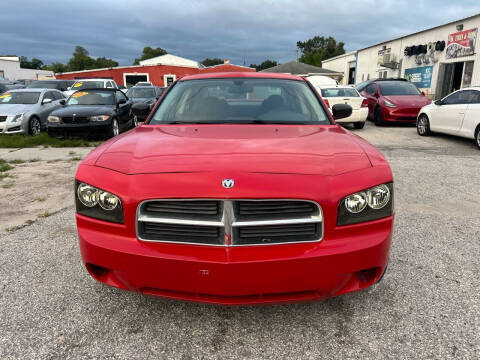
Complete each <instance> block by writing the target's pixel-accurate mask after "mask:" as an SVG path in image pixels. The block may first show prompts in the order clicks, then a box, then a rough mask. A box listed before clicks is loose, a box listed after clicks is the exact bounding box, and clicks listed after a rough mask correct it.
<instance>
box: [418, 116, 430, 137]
mask: <svg viewBox="0 0 480 360" xmlns="http://www.w3.org/2000/svg"><path fill="white" fill-rule="evenodd" d="M417 133H418V135H420V136H428V135H430V134H431V131H430V121H429V120H428V116H427V115H425V114H422V115H420V117H419V118H418V120H417Z"/></svg>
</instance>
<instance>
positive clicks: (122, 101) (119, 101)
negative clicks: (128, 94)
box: [118, 99, 127, 105]
mask: <svg viewBox="0 0 480 360" xmlns="http://www.w3.org/2000/svg"><path fill="white" fill-rule="evenodd" d="M126 103H127V99H120V100H118V105H122V104H126Z"/></svg>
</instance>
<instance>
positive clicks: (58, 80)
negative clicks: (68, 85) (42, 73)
mask: <svg viewBox="0 0 480 360" xmlns="http://www.w3.org/2000/svg"><path fill="white" fill-rule="evenodd" d="M62 81H68V80H67V79H45V80H33V81H32V82H51V83H54V82H62Z"/></svg>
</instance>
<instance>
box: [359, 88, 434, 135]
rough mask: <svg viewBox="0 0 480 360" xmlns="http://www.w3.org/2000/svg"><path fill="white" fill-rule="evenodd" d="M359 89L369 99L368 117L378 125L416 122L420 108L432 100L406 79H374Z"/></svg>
mask: <svg viewBox="0 0 480 360" xmlns="http://www.w3.org/2000/svg"><path fill="white" fill-rule="evenodd" d="M359 91H360V94H361V95H362V96H364V97H365V98H366V99H367V102H368V117H369V118H371V119H372V118H373V120H374V122H375V125H377V126H380V125H383V124H384V123H386V122H406V123H412V124H414V123H415V122H416V120H417V115H418V112H419V111H420V109H421V108H422V107H424V106H425V105H428V104H430V103H431V102H432V101H431V100H430V99H429V98H427V97H426V96H425V94H424V93H423V92H420V90H419V89H418V88H417V87H416V86H415V85H414V84H412V83H410V82H408V81H407V80H405V79H377V80H373V81H371V82H370V83H369V84H367V85H366V86H363V87H362V88H361V89H360V90H359Z"/></svg>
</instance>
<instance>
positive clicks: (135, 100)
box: [129, 98, 156, 104]
mask: <svg viewBox="0 0 480 360" xmlns="http://www.w3.org/2000/svg"><path fill="white" fill-rule="evenodd" d="M129 99H130V101H131V102H132V103H133V104H138V103H153V102H155V101H156V99H153V98H129Z"/></svg>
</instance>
